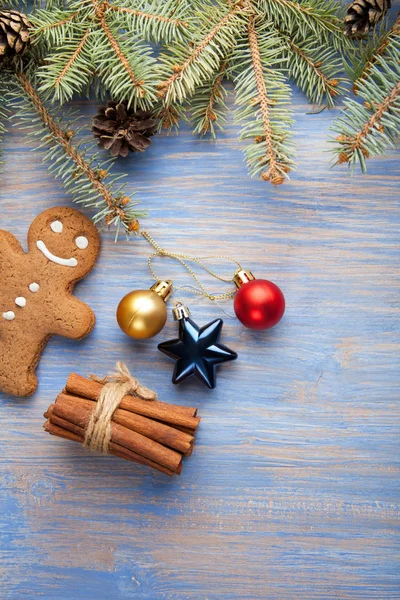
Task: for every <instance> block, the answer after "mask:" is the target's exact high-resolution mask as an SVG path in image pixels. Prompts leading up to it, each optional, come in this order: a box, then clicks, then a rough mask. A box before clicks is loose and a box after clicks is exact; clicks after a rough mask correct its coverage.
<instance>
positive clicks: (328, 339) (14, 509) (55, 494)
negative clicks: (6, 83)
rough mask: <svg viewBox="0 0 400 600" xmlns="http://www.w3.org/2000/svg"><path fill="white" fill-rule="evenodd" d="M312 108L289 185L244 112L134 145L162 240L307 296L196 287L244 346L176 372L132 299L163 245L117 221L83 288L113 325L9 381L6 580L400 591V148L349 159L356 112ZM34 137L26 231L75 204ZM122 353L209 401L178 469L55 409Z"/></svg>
mask: <svg viewBox="0 0 400 600" xmlns="http://www.w3.org/2000/svg"><path fill="white" fill-rule="evenodd" d="M80 108H81V109H82V110H83V113H84V114H85V115H87V116H89V115H91V114H93V112H94V108H95V107H94V106H93V105H91V104H90V103H87V104H82V105H80ZM309 110H310V107H309V105H308V104H307V103H306V101H305V100H304V98H303V97H302V96H300V95H295V114H296V123H295V134H296V140H297V142H298V146H299V154H298V164H299V169H298V171H297V172H296V173H294V174H293V177H292V180H291V182H290V183H287V184H285V185H283V186H281V187H279V188H276V189H275V188H273V187H271V186H270V185H269V184H266V183H264V182H262V181H258V180H252V179H250V178H249V176H248V174H247V171H246V167H245V165H244V162H243V157H242V153H241V144H240V143H239V142H238V141H237V137H236V134H237V130H236V127H235V126H234V125H233V124H232V122H231V121H229V122H228V125H227V128H226V131H225V133H224V134H223V135H221V137H220V140H219V142H218V143H216V144H215V143H213V142H209V141H199V140H197V139H195V138H194V137H192V135H191V134H190V132H189V131H188V130H185V129H183V130H182V132H181V133H180V135H179V136H178V137H176V136H171V137H167V136H164V135H161V136H158V137H157V138H155V139H154V143H153V146H152V147H151V148H150V149H149V150H148V151H147V152H146V153H145V154H143V155H141V156H138V155H135V156H131V158H130V159H129V160H126V161H125V162H121V163H120V165H119V166H120V168H121V169H127V170H128V173H129V183H130V186H131V188H132V189H134V188H136V189H137V190H138V194H137V196H138V198H140V199H141V200H142V202H143V205H144V206H147V208H148V210H149V218H148V219H147V220H146V221H145V222H143V224H144V225H145V226H146V228H147V229H148V230H149V231H150V232H151V233H152V234H153V236H154V237H155V238H156V239H157V241H158V242H159V243H160V244H161V245H163V246H165V248H167V249H169V250H172V251H173V250H175V251H179V250H181V251H185V250H186V251H190V252H193V253H197V254H204V253H209V252H213V253H217V254H221V253H222V254H230V255H233V256H235V257H236V258H238V259H239V260H240V261H241V262H242V264H243V265H244V266H245V267H247V268H250V269H251V270H252V271H253V272H254V273H255V274H256V275H257V276H258V277H265V278H270V279H272V280H273V281H275V282H276V283H277V284H278V285H279V286H281V288H282V289H283V291H284V293H285V296H286V300H287V310H286V314H285V317H284V320H283V321H282V322H281V324H280V325H279V326H277V327H276V328H275V329H273V330H271V331H269V332H264V333H254V332H251V331H249V330H246V329H244V328H243V327H242V326H241V325H240V323H239V322H238V321H237V320H235V319H234V318H232V317H231V316H230V315H231V314H232V305H231V302H229V301H228V302H224V303H222V304H219V305H217V304H211V303H209V302H206V301H205V300H203V299H200V298H196V297H191V296H190V295H189V294H181V295H177V296H176V298H177V299H183V300H185V301H187V302H188V304H189V305H190V307H191V309H192V315H193V318H194V319H195V320H196V321H197V322H198V323H199V324H204V323H206V322H208V321H210V320H212V319H214V318H217V317H221V316H222V317H224V319H225V326H224V333H223V342H224V343H226V344H227V345H228V346H230V347H231V348H232V349H234V350H236V351H237V352H238V354H239V359H238V360H237V361H236V362H232V363H229V364H227V365H224V366H223V367H221V368H220V370H219V375H218V386H217V389H216V390H214V391H208V390H207V389H206V388H204V387H200V384H198V383H196V381H190V382H188V383H187V384H183V385H181V386H180V387H174V386H172V384H171V382H170V378H171V368H172V364H171V362H170V361H169V360H168V359H167V358H166V357H165V356H163V355H162V354H161V353H159V352H158V351H157V350H156V345H157V343H158V342H159V341H161V340H164V339H168V338H170V337H171V336H174V335H175V332H176V324H174V323H173V321H172V319H171V318H170V319H169V321H168V324H167V326H166V328H165V329H164V331H163V332H162V333H161V334H160V335H159V336H158V337H157V338H155V339H152V340H150V341H147V342H141V343H138V342H134V341H131V340H130V339H129V338H127V337H125V336H124V335H123V334H122V332H121V331H120V330H119V329H118V327H117V325H116V321H115V316H114V315H115V309H116V306H117V304H118V301H119V299H120V298H121V297H122V296H123V295H124V294H125V293H127V292H128V291H130V290H132V289H137V288H147V287H149V286H150V285H151V284H152V280H151V278H150V276H149V273H148V271H147V264H146V263H147V260H146V259H147V256H148V254H149V251H150V248H149V246H148V245H147V243H146V242H145V241H144V240H141V239H132V240H131V241H125V240H123V239H121V241H120V242H119V243H118V244H114V241H113V237H112V235H111V234H109V233H107V231H104V232H103V234H102V253H101V258H100V260H99V262H98V265H97V267H96V268H95V270H94V271H93V272H92V274H91V275H90V276H89V277H87V278H86V279H85V280H84V281H83V282H81V284H80V285H79V286H78V287H77V295H78V296H79V298H81V299H82V300H84V301H85V302H87V303H88V304H89V305H90V306H92V307H93V309H94V310H95V312H96V315H97V326H96V329H95V331H94V332H93V334H92V335H91V336H90V337H88V338H87V339H85V340H84V341H82V342H80V343H78V342H73V341H67V340H65V339H61V338H58V339H56V338H53V339H52V341H51V342H50V343H49V345H48V347H47V349H46V351H45V353H44V355H43V358H42V361H41V363H40V367H39V370H38V375H39V381H40V383H39V388H38V391H37V393H36V394H35V395H34V396H33V397H32V398H30V399H25V400H21V399H20V400H16V399H11V398H8V397H5V396H2V397H1V399H0V414H1V428H0V443H1V446H0V447H1V453H0V466H1V487H0V536H1V537H0V540H1V541H0V556H1V560H0V581H1V590H0V597H1V599H2V600H6V599H7V600H30V599H34V598H42V599H46V600H92V599H93V600H106V599H113V600H114V599H115V600H119V599H129V598H134V599H142V598H143V599H146V600H186V599H188V600H217V599H218V600H219V599H224V600H236V599H239V598H240V599H246V600H253V599H254V600H255V599H261V598H262V599H268V600H269V599H272V600H273V599H279V600H292V599H300V600H301V599H305V600H310V599H318V600H320V599H325V598H329V599H333V598H334V599H342V598H343V599H344V598H346V599H348V598H351V599H359V600H364V599H367V598H374V599H377V600H387V599H389V598H400V572H399V553H398V551H399V544H398V538H397V537H396V535H397V534H398V525H399V504H398V501H399V483H398V481H399V444H398V442H399V404H398V399H399V392H400V382H399V367H400V355H399V350H400V338H399V328H400V326H399V313H400V302H399V258H400V256H399V224H400V193H399V185H400V161H399V157H400V154H399V152H398V151H393V152H391V153H390V154H389V156H388V157H387V158H385V159H378V160H374V161H371V162H370V164H369V169H370V171H369V175H368V176H361V175H359V174H357V175H356V176H354V177H353V178H350V177H349V176H348V175H347V170H346V168H336V169H332V170H331V169H330V168H329V165H328V161H329V155H328V154H327V150H328V147H329V145H328V143H327V139H328V137H329V132H328V128H329V125H330V123H331V121H332V119H333V117H334V116H335V115H336V114H337V112H335V111H334V112H329V111H324V112H322V113H321V114H319V115H307V114H306V113H307V112H308V111H309ZM31 147H32V146H31V145H30V143H29V142H27V140H26V138H25V137H24V136H23V134H22V132H21V131H19V130H18V129H15V130H14V131H13V132H12V133H11V134H10V135H8V137H7V140H6V144H5V151H6V167H7V170H6V174H5V177H4V179H3V182H2V184H1V211H0V227H1V228H4V229H9V230H10V231H12V232H13V233H14V234H15V235H17V237H18V238H19V239H20V240H21V241H22V242H23V244H24V246H26V233H27V229H28V226H29V224H30V222H31V221H32V219H33V218H34V217H35V216H36V215H37V214H38V213H39V212H40V211H42V210H44V209H46V208H49V207H51V206H53V205H58V204H59V205H61V204H69V203H70V200H69V198H68V197H67V196H66V195H65V193H64V192H63V190H62V189H61V188H60V186H59V184H57V183H55V182H54V181H53V180H52V178H51V177H50V176H49V175H48V174H47V171H46V168H45V167H44V166H43V165H42V164H41V158H40V155H39V154H38V153H31V152H30V149H31ZM156 266H157V269H158V272H159V273H160V274H161V275H162V276H164V277H173V278H174V279H175V282H176V283H177V284H182V285H183V284H187V283H189V281H188V279H187V278H186V276H185V275H184V274H183V272H182V271H181V270H180V269H179V268H177V267H176V266H175V265H174V264H172V263H170V262H168V261H165V262H162V263H161V262H159V263H158V264H157V265H156ZM225 272H226V273H228V271H227V270H226V271H225ZM205 283H207V284H208V285H209V286H211V287H212V281H210V280H209V279H207V278H206V280H205ZM213 289H214V288H213ZM224 290H226V288H224ZM225 313H228V314H225ZM119 359H122V360H125V361H126V362H127V364H128V365H129V367H130V368H131V370H132V371H133V372H134V373H135V374H136V375H137V376H138V377H139V378H140V380H141V381H142V382H143V383H144V384H145V385H148V386H150V387H152V388H154V389H156V390H157V391H158V393H159V396H160V398H161V399H164V400H166V401H171V402H175V403H182V404H189V405H196V406H198V407H199V413H200V414H201V416H202V423H201V426H200V429H199V434H198V443H197V446H196V448H195V451H194V453H193V456H192V457H191V458H190V459H189V460H187V461H186V462H185V465H184V469H183V472H182V475H181V476H180V477H178V478H175V479H174V480H170V479H169V478H167V477H165V476H163V475H162V474H158V473H155V472H154V473H153V472H151V471H150V470H149V469H147V468H145V467H140V466H138V465H135V464H133V463H129V462H126V461H122V460H118V459H116V458H110V457H101V456H95V455H90V454H88V453H87V452H85V451H83V449H82V447H80V446H79V445H78V444H74V443H71V442H66V441H64V440H60V439H56V438H53V437H51V436H49V435H47V434H46V433H45V432H44V431H43V429H42V425H43V422H44V419H43V417H42V414H43V412H44V411H45V409H46V408H47V407H48V405H49V404H50V403H51V402H53V401H54V399H55V397H56V395H57V394H58V393H59V391H60V390H61V388H62V387H63V385H64V382H65V381H66V378H67V375H68V374H69V373H70V372H71V371H75V372H79V373H82V374H84V375H87V374H89V373H91V372H95V373H97V374H99V375H103V374H106V373H107V372H108V371H109V370H110V369H111V368H112V367H113V365H114V363H115V361H116V360H119Z"/></svg>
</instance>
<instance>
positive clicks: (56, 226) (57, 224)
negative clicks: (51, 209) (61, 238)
mask: <svg viewBox="0 0 400 600" xmlns="http://www.w3.org/2000/svg"><path fill="white" fill-rule="evenodd" d="M50 229H51V230H52V231H54V233H62V230H63V224H62V223H61V221H53V222H52V223H50Z"/></svg>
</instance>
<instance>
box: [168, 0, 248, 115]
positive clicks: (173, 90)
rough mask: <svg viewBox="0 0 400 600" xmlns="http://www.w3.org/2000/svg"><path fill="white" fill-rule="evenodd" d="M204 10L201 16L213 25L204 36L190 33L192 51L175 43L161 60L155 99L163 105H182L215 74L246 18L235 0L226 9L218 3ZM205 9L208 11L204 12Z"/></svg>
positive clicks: (243, 3) (244, 5) (244, 9)
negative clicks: (177, 103)
mask: <svg viewBox="0 0 400 600" xmlns="http://www.w3.org/2000/svg"><path fill="white" fill-rule="evenodd" d="M215 4H216V6H214V5H212V6H211V7H210V6H208V7H206V5H205V3H204V7H203V10H204V13H205V14H206V15H207V16H209V17H210V20H211V22H214V24H213V26H212V27H211V29H209V30H208V31H207V32H206V33H205V32H204V30H203V29H202V30H201V31H200V35H199V34H197V36H196V33H195V32H193V38H194V43H193V47H190V46H189V47H188V45H187V44H186V43H179V42H178V43H177V44H175V45H174V46H173V47H172V48H171V49H170V53H169V54H164V55H163V56H162V57H161V60H162V63H161V71H162V75H164V76H165V77H166V78H165V79H164V80H162V81H161V82H160V83H159V84H158V85H157V88H158V90H159V91H158V96H159V97H160V98H163V99H164V102H165V104H170V103H171V102H182V101H183V100H185V99H186V98H187V97H188V96H190V95H192V94H193V92H194V91H195V89H196V87H197V86H199V85H201V84H202V83H203V82H204V81H206V80H207V79H209V78H210V77H212V76H213V75H214V73H215V71H217V70H218V68H219V65H220V61H221V58H222V59H223V58H224V57H226V56H227V55H228V54H229V52H230V51H231V50H232V48H233V47H234V46H235V45H236V39H237V36H238V35H239V34H240V32H241V31H242V29H243V28H244V26H245V25H246V21H247V18H248V10H247V2H246V0H238V1H236V2H234V3H232V5H231V6H228V10H226V7H225V6H224V5H223V4H221V2H216V3H215ZM206 8H207V9H208V10H206ZM171 71H172V74H170V73H171Z"/></svg>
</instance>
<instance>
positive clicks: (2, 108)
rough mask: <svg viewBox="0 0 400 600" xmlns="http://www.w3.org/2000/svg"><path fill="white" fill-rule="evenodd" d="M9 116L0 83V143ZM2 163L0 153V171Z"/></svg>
mask: <svg viewBox="0 0 400 600" xmlns="http://www.w3.org/2000/svg"><path fill="white" fill-rule="evenodd" d="M8 117H9V112H8V110H7V108H6V103H5V97H4V89H3V86H2V85H1V83H0V144H1V143H2V141H3V136H4V134H5V132H6V127H5V124H4V123H5V122H6V121H7V119H8ZM3 165H4V161H3V156H2V154H0V171H1V170H2V168H3Z"/></svg>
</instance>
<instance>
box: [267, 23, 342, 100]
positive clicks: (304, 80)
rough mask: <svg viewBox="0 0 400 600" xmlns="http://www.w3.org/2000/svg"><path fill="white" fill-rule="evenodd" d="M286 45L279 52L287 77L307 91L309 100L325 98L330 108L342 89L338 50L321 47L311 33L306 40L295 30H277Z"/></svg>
mask: <svg viewBox="0 0 400 600" xmlns="http://www.w3.org/2000/svg"><path fill="white" fill-rule="evenodd" d="M277 34H278V35H279V36H280V37H281V39H282V42H283V43H284V45H285V51H284V53H283V55H282V59H283V66H284V67H286V69H287V72H288V74H289V75H290V77H293V79H294V80H295V82H296V84H297V85H298V86H299V88H300V89H302V90H303V92H304V93H305V94H306V96H307V97H308V99H309V100H310V102H313V103H316V104H321V103H322V102H323V101H325V102H326V104H327V106H328V107H329V108H331V107H332V106H334V103H335V101H334V99H335V98H336V97H337V96H338V95H339V94H340V93H342V92H343V87H342V86H341V82H342V81H344V79H343V78H341V77H340V73H341V71H342V70H343V63H342V61H341V60H340V58H339V57H338V55H337V52H335V50H333V49H332V48H330V47H321V44H320V43H318V38H316V36H314V35H312V34H311V35H310V36H309V39H308V41H303V40H301V39H299V37H300V36H299V35H298V32H296V31H292V32H290V33H289V32H283V31H281V30H277Z"/></svg>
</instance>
